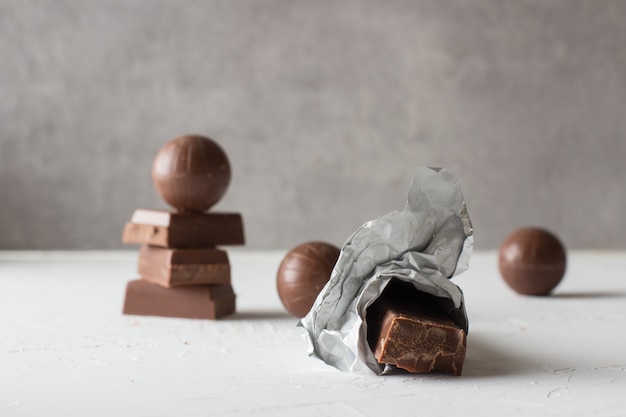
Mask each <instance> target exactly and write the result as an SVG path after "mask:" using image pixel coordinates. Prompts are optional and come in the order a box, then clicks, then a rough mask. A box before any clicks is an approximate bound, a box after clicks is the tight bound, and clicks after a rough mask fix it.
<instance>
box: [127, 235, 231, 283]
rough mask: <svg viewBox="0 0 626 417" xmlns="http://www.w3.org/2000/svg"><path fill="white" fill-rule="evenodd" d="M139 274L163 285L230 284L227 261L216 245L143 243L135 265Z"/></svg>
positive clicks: (223, 252)
mask: <svg viewBox="0 0 626 417" xmlns="http://www.w3.org/2000/svg"><path fill="white" fill-rule="evenodd" d="M137 270H138V272H139V275H141V278H142V279H144V280H146V281H150V282H154V283H155V284H159V285H162V286H164V287H177V286H182V285H199V284H229V283H230V263H229V262H228V255H227V254H226V252H225V251H223V250H219V249H212V248H207V249H166V248H158V247H155V246H149V245H144V246H142V248H141V252H140V253H139V264H138V268H137Z"/></svg>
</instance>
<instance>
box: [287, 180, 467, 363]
mask: <svg viewBox="0 0 626 417" xmlns="http://www.w3.org/2000/svg"><path fill="white" fill-rule="evenodd" d="M472 248H473V230H472V225H471V222H470V219H469V215H468V213H467V209H466V206H465V201H464V199H463V193H462V191H461V186H460V184H459V182H458V180H457V179H456V178H455V177H454V176H453V175H452V174H451V173H450V172H449V171H447V170H446V169H435V168H420V169H418V171H417V173H416V174H415V177H414V178H413V182H412V183H411V187H410V189H409V194H408V201H407V205H406V207H405V209H404V210H403V211H393V212H391V213H389V214H387V215H385V216H382V217H379V218H377V219H375V220H372V221H369V222H367V223H365V224H364V225H363V226H361V227H360V228H359V229H358V230H357V231H356V232H354V233H353V234H352V236H350V237H349V238H348V240H347V241H346V243H345V244H344V245H343V247H342V249H341V254H340V255H339V259H338V260H337V263H336V264H335V267H334V269H333V272H332V274H331V277H330V280H329V281H328V283H327V284H326V286H325V287H324V288H323V289H322V291H321V293H320V294H319V296H318V297H317V299H316V300H315V303H314V304H313V307H312V308H311V310H310V311H309V313H308V314H307V315H306V316H305V317H304V318H302V320H300V322H299V323H298V326H300V327H302V328H304V330H306V333H305V338H306V340H307V343H308V347H309V354H310V355H313V356H317V357H318V358H320V359H322V360H323V361H324V362H326V363H327V364H329V365H332V366H334V367H335V368H337V369H339V370H342V371H364V370H366V369H367V368H369V369H371V370H372V371H374V372H376V373H382V372H383V371H384V366H383V365H381V364H379V363H378V362H377V361H376V359H375V358H374V354H373V353H372V351H371V349H370V347H369V344H368V341H367V323H366V320H365V316H366V310H367V308H368V306H369V305H371V304H372V303H373V302H374V301H376V299H377V298H378V297H379V296H380V295H381V294H382V292H383V290H384V289H385V287H386V286H387V284H388V283H389V282H390V280H392V279H399V280H402V281H406V282H409V283H411V284H413V286H414V287H415V288H416V289H417V290H419V291H423V292H426V293H429V294H432V295H435V296H438V297H444V298H448V299H450V300H452V303H453V305H454V311H451V312H450V316H451V318H452V319H453V320H454V321H455V322H456V324H457V325H459V327H461V328H463V329H464V330H465V331H466V332H467V327H468V323H467V314H466V312H465V306H464V300H463V293H462V292H461V290H460V289H459V287H457V286H456V285H455V284H453V283H452V282H450V281H449V279H450V278H452V277H454V276H456V275H458V274H460V273H461V272H463V271H465V270H466V269H467V268H468V266H469V259H470V255H471V252H472Z"/></svg>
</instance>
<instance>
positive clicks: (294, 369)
mask: <svg viewBox="0 0 626 417" xmlns="http://www.w3.org/2000/svg"><path fill="white" fill-rule="evenodd" d="M229 253H230V260H231V264H232V267H233V285H234V287H235V291H236V293H237V295H238V300H237V306H238V313H237V314H236V315H234V316H232V317H230V318H228V319H223V320H220V321H208V320H190V319H174V318H157V317H141V316H124V315H122V314H121V308H122V302H123V299H124V290H125V283H126V281H127V280H129V279H133V278H135V277H136V274H135V264H136V261H137V254H138V253H137V252H136V251H131V252H121V253H120V252H111V253H106V252H105V253H93V252H91V253H90V252H75V253H21V252H14V253H11V252H4V253H0V331H1V335H0V378H1V379H0V381H1V382H0V384H1V386H0V416H107V417H111V416H198V415H203V416H209V415H210V416H238V415H254V416H294V415H311V416H313V415H314V416H316V417H317V416H342V417H351V416H402V415H406V416H463V417H467V416H490V415H493V416H503V415H506V416H511V415H524V416H552V415H555V416H556V415H559V416H568V417H572V416H585V417H588V416H626V318H625V310H626V277H625V274H624V270H625V268H624V267H625V265H626V252H610V253H603V252H574V253H570V254H569V259H568V260H569V264H568V271H567V274H566V277H565V278H564V280H563V282H562V283H561V284H560V286H559V287H557V290H556V291H555V294H554V295H553V296H551V297H524V296H519V295H517V294H515V293H513V292H512V291H511V290H509V289H508V287H506V286H505V284H504V282H503V281H502V280H501V278H500V277H499V275H498V271H497V264H496V254H495V253H494V252H484V253H475V254H474V256H473V258H472V262H471V266H470V269H469V271H467V272H466V273H464V274H463V275H461V276H459V277H458V278H456V279H455V282H456V283H457V284H458V285H459V286H461V288H463V290H464V292H465V296H466V303H467V309H468V314H469V319H470V332H469V337H468V349H467V357H466V360H465V366H464V372H463V376H461V377H453V376H446V375H441V374H428V375H410V374H402V375H398V374H396V375H388V376H378V375H375V374H373V373H371V374H370V373H366V374H354V373H342V372H339V371H337V370H335V369H334V368H331V367H329V366H327V365H325V364H324V363H323V362H321V361H319V360H317V359H313V358H310V357H308V356H307V355H306V346H305V342H304V339H303V338H302V335H301V333H300V331H299V329H297V328H296V327H295V325H296V322H297V320H296V319H295V318H292V317H289V316H288V315H287V314H286V313H285V312H284V310H283V308H282V305H281V304H280V301H279V299H278V296H277V294H276V290H275V273H276V269H277V267H278V264H279V262H280V260H281V259H282V256H283V255H284V252H247V251H245V250H241V249H238V250H230V251H229Z"/></svg>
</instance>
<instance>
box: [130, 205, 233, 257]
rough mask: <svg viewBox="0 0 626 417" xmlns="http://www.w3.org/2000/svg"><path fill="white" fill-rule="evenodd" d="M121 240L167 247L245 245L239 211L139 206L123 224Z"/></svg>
mask: <svg viewBox="0 0 626 417" xmlns="http://www.w3.org/2000/svg"><path fill="white" fill-rule="evenodd" d="M122 242H124V243H142V244H147V245H153V246H160V247H165V248H172V247H173V248H200V247H213V246H216V245H243V244H244V234H243V220H242V218H241V214H239V213H213V212H210V213H171V212H168V211H160V210H143V209H137V210H135V213H134V214H133V217H132V218H131V221H130V222H129V223H126V226H125V227H124V234H123V236H122Z"/></svg>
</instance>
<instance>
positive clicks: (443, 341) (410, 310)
mask: <svg viewBox="0 0 626 417" xmlns="http://www.w3.org/2000/svg"><path fill="white" fill-rule="evenodd" d="M388 287H392V288H389V291H388V290H387V289H386V290H385V291H384V292H383V294H382V295H381V297H380V298H379V299H378V300H376V301H375V302H374V303H373V304H372V306H370V308H369V309H368V311H367V316H368V318H367V324H368V342H369V344H370V348H371V349H372V351H373V352H374V357H375V358H376V360H377V361H378V362H379V363H381V364H386V365H394V366H396V367H397V368H402V369H405V370H407V371H409V372H412V373H422V372H431V371H439V372H445V373H449V374H453V375H461V372H462V370H463V361H464V360H465V350H466V335H465V332H464V331H463V329H461V328H460V327H459V326H457V325H456V324H455V323H454V322H453V321H452V320H451V319H450V318H449V317H448V314H447V313H446V311H447V310H448V307H449V306H448V305H446V304H447V303H448V302H449V300H446V299H443V298H440V297H435V296H431V295H428V294H425V293H421V292H418V291H417V290H415V289H414V288H412V286H411V288H410V289H407V287H406V285H405V284H400V285H394V284H393V282H392V283H390V284H389V285H388ZM402 287H404V288H402Z"/></svg>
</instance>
